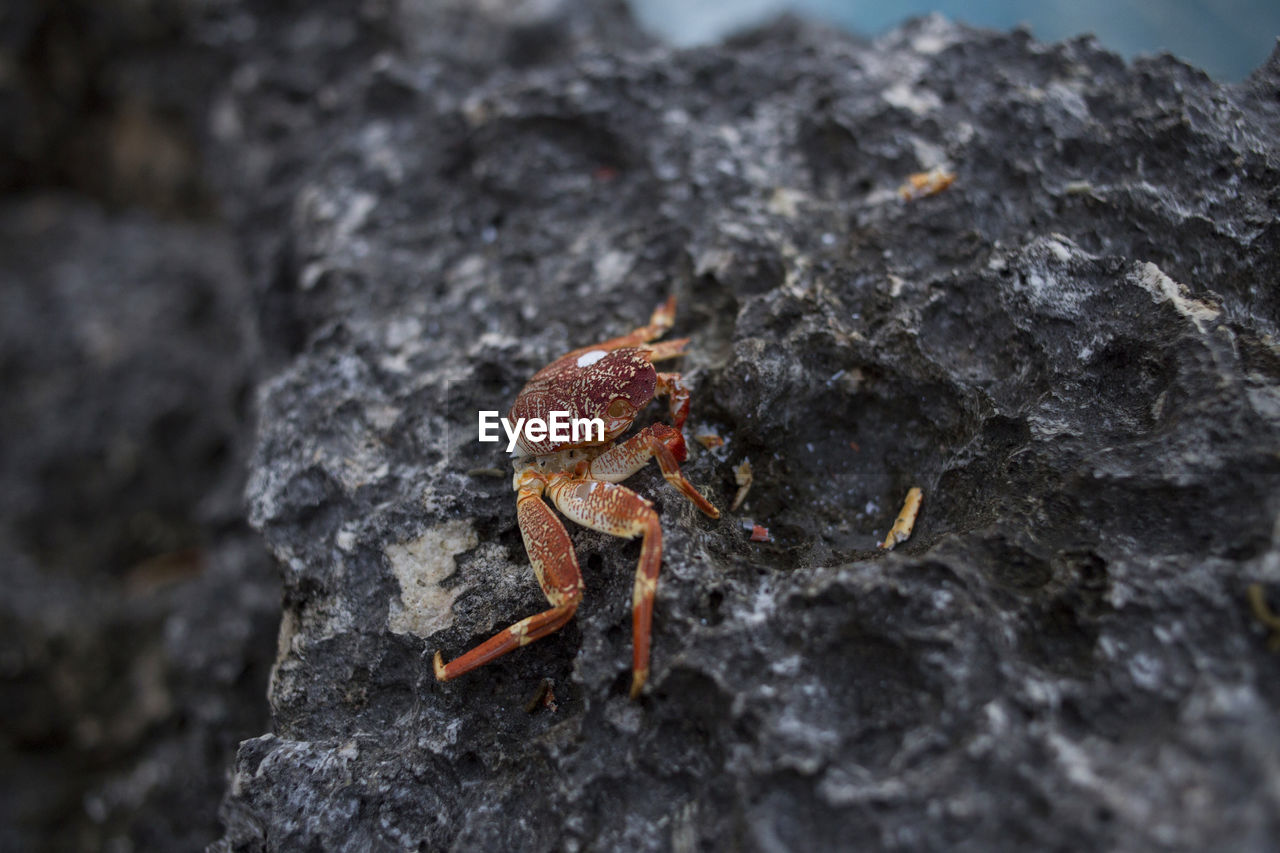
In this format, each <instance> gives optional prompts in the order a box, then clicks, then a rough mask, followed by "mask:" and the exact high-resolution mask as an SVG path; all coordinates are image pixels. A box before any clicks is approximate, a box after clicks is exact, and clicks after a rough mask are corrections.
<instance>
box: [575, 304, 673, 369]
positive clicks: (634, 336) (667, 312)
mask: <svg viewBox="0 0 1280 853" xmlns="http://www.w3.org/2000/svg"><path fill="white" fill-rule="evenodd" d="M675 321H676V298H675V296H674V295H672V296H668V297H667V301H666V302H664V303H662V304H661V305H659V306H658V307H657V308H655V309H654V312H653V316H651V317H650V318H649V325H647V326H639V327H637V328H635V329H632V330H631V331H630V332H627V333H626V334H625V335H620V336H619V337H616V338H610V339H609V340H607V341H601V342H600V343H598V344H592V345H591V346H586V347H579V348H578V349H576V350H574V352H575V353H580V352H590V351H591V350H593V349H602V350H615V349H618V348H619V347H635V346H640V345H641V344H643V343H644V342H646V341H651V340H653V339H654V338H660V337H662V336H663V335H665V334H666V333H667V331H668V330H669V329H670V328H671V326H672V325H673V324H674V323H675ZM685 343H688V341H685ZM658 346H662V344H659V345H658ZM681 347H683V344H681ZM674 354H676V355H678V354H679V353H678V351H677V352H676V353H674ZM666 357H669V356H664V358H666Z"/></svg>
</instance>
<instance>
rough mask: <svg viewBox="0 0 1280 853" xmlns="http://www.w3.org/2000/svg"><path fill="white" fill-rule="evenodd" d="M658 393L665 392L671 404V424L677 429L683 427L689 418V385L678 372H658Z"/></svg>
mask: <svg viewBox="0 0 1280 853" xmlns="http://www.w3.org/2000/svg"><path fill="white" fill-rule="evenodd" d="M657 391H658V393H659V394H666V395H667V400H668V401H669V402H670V404H671V425H672V426H673V427H675V428H676V429H677V430H682V429H684V422H685V421H686V420H688V418H689V386H688V385H685V384H684V379H683V378H681V376H680V374H679V373H659V374H658V389H657Z"/></svg>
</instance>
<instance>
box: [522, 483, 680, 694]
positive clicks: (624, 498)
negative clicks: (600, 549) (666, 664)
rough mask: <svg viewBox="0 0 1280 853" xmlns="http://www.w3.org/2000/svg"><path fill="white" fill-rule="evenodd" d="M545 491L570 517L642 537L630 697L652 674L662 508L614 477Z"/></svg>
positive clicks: (558, 485) (557, 485) (611, 531)
mask: <svg viewBox="0 0 1280 853" xmlns="http://www.w3.org/2000/svg"><path fill="white" fill-rule="evenodd" d="M547 494H548V495H549V496H550V498H551V500H552V501H553V502H554V503H555V505H556V509H558V510H560V512H562V513H564V515H565V517H566V518H570V519H572V520H574V521H576V522H578V523H579V524H581V525H583V526H585V527H590V528H591V529H592V530H599V531H600V532H601V533H608V534H610V535H611V536H620V537H622V538H624V539H634V538H636V537H637V536H643V537H644V543H643V544H642V545H641V546H640V564H639V565H638V566H637V567H636V582H635V588H634V591H633V593H632V597H631V623H632V624H631V644H632V659H631V698H632V699H634V698H636V697H637V696H639V695H640V689H641V688H642V687H644V683H645V681H646V680H648V678H649V634H650V627H651V625H652V624H653V596H654V592H655V591H656V590H657V588H658V569H659V568H660V567H661V565H662V527H661V525H659V524H658V514H657V513H655V512H654V511H653V506H652V504H650V503H649V502H648V501H647V500H645V499H644V498H642V497H640V496H639V495H637V494H636V493H635V492H633V491H631V490H630V489H628V488H627V487H626V486H620V485H618V484H616V483H606V482H598V481H594V480H563V481H560V482H557V483H554V484H552V485H551V487H550V488H548V489H547Z"/></svg>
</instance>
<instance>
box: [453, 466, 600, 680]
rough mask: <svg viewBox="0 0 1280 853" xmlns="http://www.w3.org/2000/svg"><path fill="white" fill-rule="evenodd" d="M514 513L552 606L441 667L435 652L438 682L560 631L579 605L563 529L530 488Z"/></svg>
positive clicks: (577, 576) (578, 580) (577, 575)
mask: <svg viewBox="0 0 1280 853" xmlns="http://www.w3.org/2000/svg"><path fill="white" fill-rule="evenodd" d="M516 512H517V515H518V517H519V520H520V533H521V534H523V536H524V547H525V550H526V551H528V552H529V562H531V563H532V564H533V571H534V574H536V575H537V576H538V585H539V586H541V587H542V592H543V593H544V594H545V595H546V596H547V601H549V602H551V605H552V607H551V609H549V610H544V611H542V612H541V613H536V614H534V615H533V616H530V617H528V618H527V619H521V620H520V621H519V622H517V623H516V624H514V625H512V626H511V627H509V628H504V629H503V630H501V631H499V632H498V633H497V634H494V635H493V636H492V637H490V638H489V639H488V640H485V641H484V642H483V643H481V644H480V645H478V646H476V647H475V648H474V649H472V650H471V651H469V652H467V653H466V654H464V655H462V656H461V657H458V658H454V659H453V660H451V661H449V662H448V663H445V662H444V657H443V656H442V655H441V654H440V652H436V655H435V660H434V666H435V672H436V678H438V679H439V680H440V681H448V680H449V679H451V678H457V677H458V676H459V675H462V674H463V673H464V672H470V671H471V670H473V669H475V668H476V667H478V666H484V665H485V664H486V663H489V662H490V661H492V660H494V659H495V658H499V657H502V656H503V655H505V654H506V653H507V652H510V651H513V650H515V649H518V648H520V647H521V646H523V645H527V644H528V643H532V642H533V641H534V640H537V639H540V638H542V637H545V636H547V635H548V634H553V633H555V632H556V631H558V630H560V629H561V628H562V627H564V624H565V623H566V622H568V621H569V619H570V618H571V617H572V616H573V614H574V611H576V610H577V609H578V604H579V602H581V601H582V572H581V571H580V570H579V569H578V558H577V557H576V556H574V553H573V542H572V541H571V540H570V539H569V534H568V533H567V532H565V529H564V525H563V524H561V523H560V520H559V519H558V518H556V517H555V515H554V514H553V513H552V512H551V508H550V507H549V506H547V505H546V503H544V502H543V500H542V497H541V496H540V494H539V492H538V491H535V490H534V489H522V490H521V491H520V496H519V498H517V503H516Z"/></svg>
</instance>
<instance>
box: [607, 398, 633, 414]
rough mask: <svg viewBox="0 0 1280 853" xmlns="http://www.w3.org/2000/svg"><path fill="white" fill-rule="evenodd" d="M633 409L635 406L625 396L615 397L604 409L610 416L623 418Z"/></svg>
mask: <svg viewBox="0 0 1280 853" xmlns="http://www.w3.org/2000/svg"><path fill="white" fill-rule="evenodd" d="M633 411H635V408H634V407H633V406H632V405H631V404H630V403H629V402H627V400H626V399H625V398H623V397H615V398H614V399H613V402H611V403H610V404H609V408H607V409H605V414H607V415H608V416H609V417H611V418H625V417H626V416H627V415H629V414H631V413H632V412H633Z"/></svg>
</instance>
